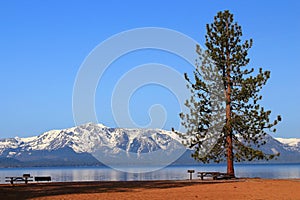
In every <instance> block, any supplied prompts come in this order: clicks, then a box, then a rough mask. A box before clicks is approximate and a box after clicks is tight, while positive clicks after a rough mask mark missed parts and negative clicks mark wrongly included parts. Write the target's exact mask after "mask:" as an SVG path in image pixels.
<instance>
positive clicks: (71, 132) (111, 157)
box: [0, 123, 185, 164]
mask: <svg viewBox="0 0 300 200" xmlns="http://www.w3.org/2000/svg"><path fill="white" fill-rule="evenodd" d="M64 148H70V149H71V150H72V151H74V153H77V154H81V153H89V154H91V155H92V156H93V157H94V158H96V159H97V160H99V161H101V162H102V163H103V162H105V164H108V163H113V164H120V163H123V164H125V163H128V162H129V163H137V162H151V163H156V162H157V163H164V162H165V163H167V164H169V163H172V162H173V161H175V160H176V159H177V158H178V157H179V156H180V155H181V154H182V153H183V151H185V147H184V146H183V145H182V144H181V142H180V139H179V136H178V135H177V134H175V133H173V132H171V131H165V130H161V129H126V128H109V127H106V126H104V125H102V124H93V123H88V124H84V125H81V126H77V127H72V128H68V129H63V130H51V131H48V132H45V133H43V134H41V135H39V136H35V137H30V138H19V137H15V138H11V139H0V156H2V157H7V158H16V159H18V160H20V159H23V160H24V159H25V158H24V157H26V160H27V159H30V158H29V157H28V156H29V155H31V154H32V153H33V152H43V153H45V152H44V151H48V152H51V151H56V150H60V149H64ZM183 149H184V150H183ZM37 159H40V157H38V158H37Z"/></svg>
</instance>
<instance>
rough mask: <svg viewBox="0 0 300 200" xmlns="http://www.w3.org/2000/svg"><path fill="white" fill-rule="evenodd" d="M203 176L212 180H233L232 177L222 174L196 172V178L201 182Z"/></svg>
mask: <svg viewBox="0 0 300 200" xmlns="http://www.w3.org/2000/svg"><path fill="white" fill-rule="evenodd" d="M205 176H210V177H212V178H213V180H217V179H230V178H234V177H233V176H231V175H229V174H227V173H222V172H198V177H200V178H201V180H203V179H204V177H205Z"/></svg>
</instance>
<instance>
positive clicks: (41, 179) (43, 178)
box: [34, 176, 51, 182]
mask: <svg viewBox="0 0 300 200" xmlns="http://www.w3.org/2000/svg"><path fill="white" fill-rule="evenodd" d="M34 181H36V182H39V181H48V182H49V181H51V176H35V177H34Z"/></svg>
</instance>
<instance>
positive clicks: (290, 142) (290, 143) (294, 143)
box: [275, 138, 300, 152]
mask: <svg viewBox="0 0 300 200" xmlns="http://www.w3.org/2000/svg"><path fill="white" fill-rule="evenodd" d="M275 139H276V140H278V141H279V142H281V143H282V144H284V148H285V149H287V150H292V151H299V152H300V139H299V138H275Z"/></svg>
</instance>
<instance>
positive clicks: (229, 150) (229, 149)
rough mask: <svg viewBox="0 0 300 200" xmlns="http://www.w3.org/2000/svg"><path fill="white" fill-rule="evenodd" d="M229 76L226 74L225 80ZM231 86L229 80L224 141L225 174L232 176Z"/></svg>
mask: <svg viewBox="0 0 300 200" xmlns="http://www.w3.org/2000/svg"><path fill="white" fill-rule="evenodd" d="M228 79H230V77H228V76H227V81H228ZM230 95H231V86H230V82H228V85H227V92H226V129H225V131H226V143H227V174H230V175H231V176H234V167H233V151H232V149H233V146H232V127H231V105H230V104H231V103H230V102H231V99H230Z"/></svg>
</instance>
